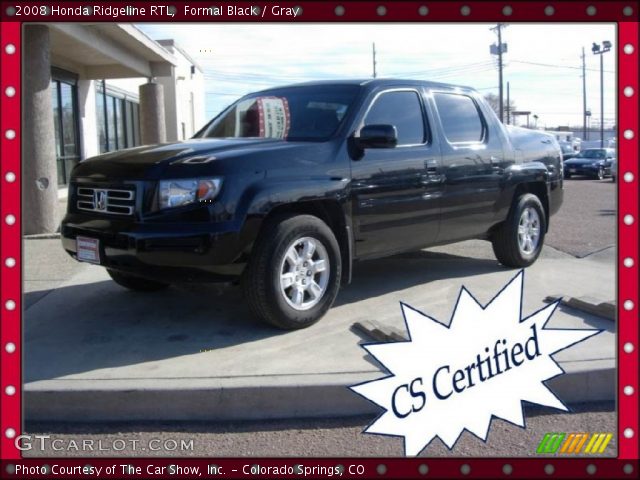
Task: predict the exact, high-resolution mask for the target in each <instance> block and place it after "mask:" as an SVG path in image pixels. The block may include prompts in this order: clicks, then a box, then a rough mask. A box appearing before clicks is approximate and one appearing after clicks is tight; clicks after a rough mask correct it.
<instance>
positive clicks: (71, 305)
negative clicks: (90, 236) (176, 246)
mask: <svg viewBox="0 0 640 480" xmlns="http://www.w3.org/2000/svg"><path fill="white" fill-rule="evenodd" d="M88 268H95V269H96V270H95V273H96V275H95V276H92V277H91V278H98V279H99V280H98V281H95V280H94V281H92V282H91V283H89V282H87V283H82V284H77V285H68V286H64V287H61V288H58V289H55V290H53V291H51V292H50V293H48V294H47V295H44V296H43V295H42V292H29V293H26V294H25V295H24V304H25V305H28V307H27V310H26V311H25V312H24V317H23V318H24V321H23V342H24V343H23V352H24V362H23V379H24V381H25V383H29V382H34V381H38V380H50V379H59V378H61V377H65V376H69V375H78V374H84V375H82V378H83V379H85V378H87V377H91V378H96V379H100V378H102V379H108V378H121V377H122V376H123V375H125V372H123V371H118V369H119V367H132V368H131V369H128V370H127V372H126V377H127V378H140V379H153V378H166V377H177V378H189V377H191V376H193V378H197V377H198V376H200V377H202V376H205V377H217V376H220V377H222V376H242V375H246V376H251V375H255V374H256V371H257V370H261V369H262V368H263V367H264V369H266V370H268V371H273V372H283V373H286V372H288V371H289V370H290V368H289V365H290V364H291V363H290V362H292V361H295V360H292V359H295V358H296V355H297V356H300V355H301V353H300V347H301V345H304V344H305V343H306V344H308V345H309V346H310V347H313V348H312V349H311V350H309V352H307V354H305V355H303V357H304V361H306V362H308V364H309V365H312V364H313V362H314V361H315V360H314V355H316V354H321V353H319V352H322V351H323V350H322V349H324V348H325V346H326V345H329V343H328V342H327V338H329V337H330V336H331V335H334V337H343V338H344V335H345V334H347V332H348V330H349V327H350V326H351V324H352V323H353V321H354V319H349V318H344V317H343V316H341V315H337V314H336V315H334V316H333V317H332V312H331V311H329V313H328V314H327V317H328V318H324V319H322V320H321V321H320V322H319V323H318V324H316V325H315V326H313V327H311V328H309V329H306V330H301V331H294V332H284V331H280V330H277V329H275V328H272V327H269V326H266V325H263V324H262V323H261V322H259V321H258V320H256V319H255V318H253V316H252V315H251V313H250V311H249V309H248V308H247V306H246V304H245V302H244V300H243V297H242V293H241V289H240V288H239V287H237V286H232V285H228V284H225V285H216V284H210V285H208V284H183V285H175V286H172V287H171V288H169V289H168V290H165V291H162V292H155V293H138V292H131V291H127V290H125V289H123V288H121V287H119V286H118V285H116V284H115V283H114V282H112V281H111V280H107V278H108V277H106V273H103V272H102V271H101V270H98V267H93V266H91V267H88ZM502 269H503V267H501V266H499V265H498V263H497V262H496V261H495V260H483V259H476V258H467V257H459V256H454V255H445V254H435V253H429V252H417V253H410V254H404V255H399V256H396V257H392V258H387V259H383V260H373V261H369V262H363V263H361V264H359V265H357V266H356V270H355V275H354V279H353V280H354V281H353V283H352V284H351V285H348V286H345V287H344V288H343V289H342V291H341V292H340V294H339V296H338V298H337V301H336V303H335V307H339V306H343V305H347V304H351V303H356V302H360V303H361V305H359V307H361V308H359V310H360V311H365V312H366V311H367V309H370V313H371V314H374V312H375V311H376V307H375V303H369V302H368V300H369V299H371V298H373V297H379V296H380V295H385V294H388V293H392V292H398V291H402V290H405V289H408V288H411V287H415V286H419V285H425V287H426V286H427V285H428V284H429V283H431V282H434V281H437V280H442V279H448V278H457V277H462V276H467V275H476V274H483V273H490V272H495V271H500V270H502ZM102 279H104V280H102ZM334 337H331V338H334ZM258 342H259V343H258ZM327 348H328V347H327ZM354 348H356V346H355V345H354ZM322 354H323V355H324V354H325V353H322ZM194 355H197V356H200V358H197V357H195V361H196V363H194ZM167 359H171V362H170V363H167V362H163V361H164V360H167ZM103 369H114V370H104V371H102V372H100V373H97V374H96V375H93V374H92V375H86V373H87V372H95V371H98V370H103ZM203 372H206V375H203ZM72 378H73V377H72Z"/></svg>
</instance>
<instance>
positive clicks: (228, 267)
mask: <svg viewBox="0 0 640 480" xmlns="http://www.w3.org/2000/svg"><path fill="white" fill-rule="evenodd" d="M60 231H61V239H62V246H63V247H64V249H65V250H66V251H67V253H69V254H70V255H71V256H72V257H74V258H76V259H77V241H76V239H77V237H85V238H89V239H95V240H97V241H98V242H97V244H98V256H99V261H98V263H99V264H100V265H102V266H104V267H107V268H110V269H113V270H118V271H122V272H125V273H130V274H134V275H138V276H141V277H147V278H151V279H156V280H164V281H172V282H178V281H228V280H232V279H234V278H236V277H237V276H238V275H240V274H241V273H242V270H243V268H244V261H243V245H247V242H246V241H244V240H243V238H242V234H241V232H240V227H239V226H238V225H237V224H235V223H234V222H220V223H213V224H212V223H207V222H201V223H144V222H135V221H132V220H130V219H129V220H128V221H127V220H121V219H112V218H96V217H89V216H86V215H84V214H76V213H68V214H67V215H66V217H65V218H64V220H63V221H62V225H61V230H60Z"/></svg>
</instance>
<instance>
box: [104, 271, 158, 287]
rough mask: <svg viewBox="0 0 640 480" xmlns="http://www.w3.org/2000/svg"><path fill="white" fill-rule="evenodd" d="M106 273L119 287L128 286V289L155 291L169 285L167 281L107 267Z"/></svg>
mask: <svg viewBox="0 0 640 480" xmlns="http://www.w3.org/2000/svg"><path fill="white" fill-rule="evenodd" d="M107 273H108V274H109V276H110V277H111V278H112V280H113V281H114V282H116V283H117V284H118V285H120V286H121V287H125V288H128V289H129V290H135V291H136V292H157V291H158V290H162V289H164V288H167V287H168V286H169V284H168V283H162V282H156V281H154V280H148V279H146V278H142V277H136V276H134V275H128V274H126V273H122V272H118V271H116V270H111V269H110V268H107Z"/></svg>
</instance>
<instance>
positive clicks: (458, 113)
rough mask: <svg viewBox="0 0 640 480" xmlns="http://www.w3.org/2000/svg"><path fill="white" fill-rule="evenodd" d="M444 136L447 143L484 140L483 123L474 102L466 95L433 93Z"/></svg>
mask: <svg viewBox="0 0 640 480" xmlns="http://www.w3.org/2000/svg"><path fill="white" fill-rule="evenodd" d="M433 98H434V100H435V102H436V107H437V108H438V115H439V116H440V121H441V122H442V128H443V129H444V134H445V136H446V137H447V140H448V141H449V143H478V142H482V141H483V139H484V134H485V132H484V122H483V121H482V117H481V115H480V111H479V110H478V107H477V105H476V102H475V101H474V100H473V99H472V98H471V97H470V96H468V95H460V94H452V93H435V94H434V95H433Z"/></svg>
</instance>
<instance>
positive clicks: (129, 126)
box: [96, 81, 140, 153]
mask: <svg viewBox="0 0 640 480" xmlns="http://www.w3.org/2000/svg"><path fill="white" fill-rule="evenodd" d="M138 109H139V107H138V103H137V102H135V101H134V100H133V99H131V98H129V97H127V96H126V94H122V93H119V92H112V91H110V90H109V87H107V88H105V83H104V81H102V83H101V84H100V86H99V87H98V89H97V92H96V115H97V117H98V118H97V125H98V144H99V148H100V153H105V152H112V151H114V150H120V149H123V148H130V147H135V146H137V145H140V125H139V121H138Z"/></svg>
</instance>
